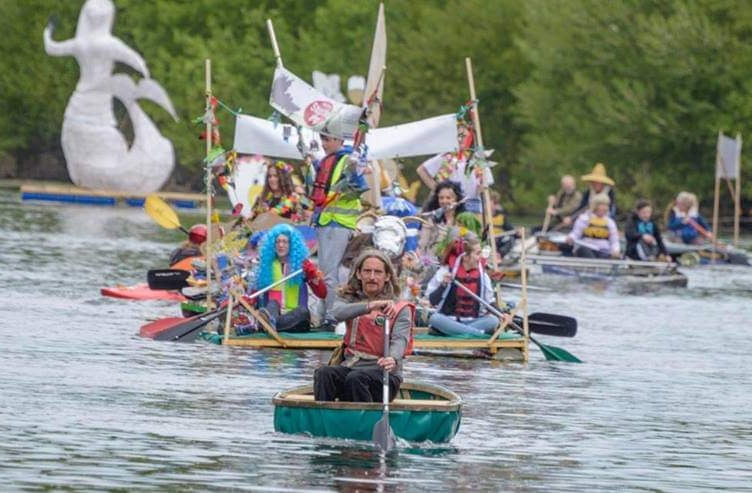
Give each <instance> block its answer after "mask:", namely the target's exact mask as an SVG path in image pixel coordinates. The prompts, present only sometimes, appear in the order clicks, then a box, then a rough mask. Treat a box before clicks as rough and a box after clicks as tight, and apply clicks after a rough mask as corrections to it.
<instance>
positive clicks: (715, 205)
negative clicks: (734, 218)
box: [711, 130, 723, 258]
mask: <svg viewBox="0 0 752 493" xmlns="http://www.w3.org/2000/svg"><path fill="white" fill-rule="evenodd" d="M721 135H722V134H721V131H720V130H719V131H718V143H717V144H716V149H715V173H714V175H715V187H714V191H713V233H714V238H713V245H712V250H711V252H712V255H713V257H712V258H715V252H716V250H718V242H717V241H716V239H717V238H718V209H719V207H720V194H721V177H720V176H718V171H719V166H722V164H723V163H721V149H720V145H721Z"/></svg>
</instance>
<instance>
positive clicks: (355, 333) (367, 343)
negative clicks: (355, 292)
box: [343, 300, 415, 357]
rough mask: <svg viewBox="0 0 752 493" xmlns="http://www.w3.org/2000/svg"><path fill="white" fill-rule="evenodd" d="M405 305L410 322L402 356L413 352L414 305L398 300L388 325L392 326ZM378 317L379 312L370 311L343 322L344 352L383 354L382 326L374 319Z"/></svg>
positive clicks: (352, 353)
mask: <svg viewBox="0 0 752 493" xmlns="http://www.w3.org/2000/svg"><path fill="white" fill-rule="evenodd" d="M406 307H407V309H408V310H410V321H411V324H410V335H409V337H408V339H407V346H406V348H405V354H404V356H408V355H410V354H412V352H413V345H414V343H413V327H414V325H415V324H414V323H413V321H414V320H415V305H413V304H412V303H410V302H408V301H404V300H403V301H398V302H397V303H396V304H395V307H394V308H395V310H396V313H397V315H396V316H395V317H394V318H391V319H389V323H390V327H394V322H395V321H396V320H397V317H398V316H399V314H400V312H401V311H402V310H403V309H404V308H406ZM379 317H381V314H380V313H379V312H377V311H372V312H370V313H366V314H364V315H361V316H359V317H355V318H354V319H351V320H348V321H347V323H346V324H345V325H346V327H347V328H346V330H345V336H344V339H343V340H344V342H345V354H347V355H349V356H352V355H355V354H358V353H362V354H366V355H371V356H377V357H380V356H383V355H384V327H383V325H381V324H378V323H377V320H376V319H377V318H379Z"/></svg>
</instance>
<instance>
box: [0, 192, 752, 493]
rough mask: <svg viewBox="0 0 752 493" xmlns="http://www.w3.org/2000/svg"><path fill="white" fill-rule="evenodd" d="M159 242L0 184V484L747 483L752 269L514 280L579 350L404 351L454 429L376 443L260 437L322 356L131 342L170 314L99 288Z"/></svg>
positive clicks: (132, 225) (140, 263)
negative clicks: (612, 279)
mask: <svg viewBox="0 0 752 493" xmlns="http://www.w3.org/2000/svg"><path fill="white" fill-rule="evenodd" d="M193 221H200V218H199V217H194V218H189V219H188V220H187V224H191V223H192V222H193ZM179 239H180V236H179V234H178V233H174V232H166V231H164V230H161V229H160V228H159V227H158V226H156V225H154V224H153V223H152V222H151V221H150V219H149V218H148V217H147V216H146V214H145V213H143V211H141V210H139V209H126V208H98V207H92V206H73V205H64V206H59V205H49V204H47V205H33V204H21V203H20V202H19V199H18V195H17V193H12V192H7V191H6V192H0V267H2V280H3V282H2V284H1V285H0V293H2V299H3V303H2V308H0V313H1V314H2V319H3V320H2V324H0V340H2V359H0V361H1V363H0V369H1V370H2V378H0V490H2V491H16V490H99V491H101V490H139V489H140V490H174V491H181V490H187V489H192V490H198V491H202V490H220V491H226V490H264V491H295V490H306V491H311V490H319V491H357V490H360V491H369V490H383V491H523V492H528V491H530V492H535V491H614V490H619V491H710V490H716V491H735V492H737V491H752V411H750V408H752V397H750V388H752V344H750V332H749V331H750V328H751V327H752V303H750V300H751V298H752V268H745V267H726V268H694V269H692V270H686V273H687V274H688V275H689V278H690V281H689V287H688V288H685V289H680V288H677V289H666V290H661V291H658V292H651V293H648V294H645V295H635V294H627V293H624V292H623V291H621V290H619V289H613V288H604V287H600V286H595V287H594V286H580V285H574V284H569V283H564V284H560V285H559V286H560V287H561V288H562V290H560V291H559V292H534V293H531V296H530V305H531V308H532V311H542V312H552V313H560V314H569V315H572V316H574V317H576V318H577V319H578V321H579V333H578V335H577V337H575V338H573V339H562V338H552V337H546V336H539V337H538V338H539V339H540V340H541V341H542V342H544V343H545V344H549V345H556V346H558V347H562V348H565V349H566V350H568V351H569V352H571V353H573V354H575V355H577V356H578V357H579V358H581V359H582V360H583V361H584V363H583V364H573V363H556V362H547V361H545V359H544V358H543V355H542V354H541V353H540V351H539V350H538V349H537V348H536V347H535V346H532V348H531V355H530V361H529V362H528V363H527V364H516V363H507V364H502V363H492V362H489V361H481V360H467V359H437V358H417V357H416V358H412V359H411V360H410V361H409V362H408V363H407V366H406V373H407V374H408V376H409V377H411V378H414V379H420V380H426V381H429V382H435V383H440V384H442V385H445V386H447V387H449V388H451V389H452V390H454V391H456V392H458V393H459V394H461V395H462V397H463V398H464V402H465V405H464V408H463V421H462V425H461V427H460V431H459V433H458V435H457V436H456V437H455V438H454V440H453V441H452V442H451V443H450V444H448V445H440V446H438V445H415V444H405V443H403V444H400V447H399V449H398V451H397V452H396V453H391V454H389V455H388V456H387V457H382V456H381V455H380V454H379V453H378V452H377V451H376V450H375V449H374V448H373V447H372V446H371V445H370V444H368V443H357V442H349V441H337V440H322V439H312V438H309V437H305V436H289V435H283V434H279V433H275V432H274V429H273V406H272V404H271V398H272V395H273V394H274V393H275V392H277V391H279V390H281V389H285V388H288V387H292V386H296V385H298V384H301V383H305V382H307V381H309V380H310V379H311V375H312V374H313V370H314V369H315V368H316V366H317V365H319V364H320V363H321V362H322V361H323V360H325V359H326V357H327V356H328V355H327V354H325V353H323V352H317V351H307V352H284V351H278V350H264V351H256V350H249V349H242V348H227V347H222V346H215V345H208V344H203V343H197V344H177V343H167V342H155V341H151V340H145V339H141V338H139V337H138V335H137V332H138V329H139V327H140V326H141V325H142V324H144V323H145V322H146V321H147V320H150V319H154V318H159V317H165V316H176V314H177V308H176V307H175V306H173V305H172V304H169V303H163V302H129V301H122V300H116V299H112V298H104V297H102V296H100V294H99V289H100V287H102V286H108V285H116V284H120V283H122V284H126V285H127V284H135V283H137V282H143V280H144V278H145V271H146V270H147V269H150V268H161V267H164V265H165V263H166V259H167V256H168V254H169V251H170V249H171V248H172V247H174V245H175V244H176V242H177V241H178V240H179ZM543 280H544V278H542V277H538V278H536V276H535V274H533V275H532V277H531V279H530V282H531V284H536V282H542V281H543ZM507 296H509V297H511V298H514V297H518V296H519V293H518V292H515V291H514V290H509V291H507Z"/></svg>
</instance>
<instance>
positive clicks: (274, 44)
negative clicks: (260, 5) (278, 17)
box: [266, 19, 282, 68]
mask: <svg viewBox="0 0 752 493" xmlns="http://www.w3.org/2000/svg"><path fill="white" fill-rule="evenodd" d="M266 30H267V31H269V38H270V39H271V41H272V50H274V59H275V60H276V61H277V67H280V68H281V67H282V55H281V54H280V52H279V45H278V44H277V36H275V35H274V26H273V25H272V20H271V19H266Z"/></svg>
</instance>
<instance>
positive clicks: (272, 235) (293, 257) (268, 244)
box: [256, 224, 310, 289]
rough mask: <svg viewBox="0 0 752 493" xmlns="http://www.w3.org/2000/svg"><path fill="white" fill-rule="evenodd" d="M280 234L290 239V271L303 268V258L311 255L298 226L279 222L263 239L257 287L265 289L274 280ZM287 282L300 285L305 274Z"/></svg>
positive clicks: (288, 256)
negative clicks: (273, 268) (273, 263)
mask: <svg viewBox="0 0 752 493" xmlns="http://www.w3.org/2000/svg"><path fill="white" fill-rule="evenodd" d="M279 235H285V236H287V239H288V240H290V253H289V254H288V255H287V260H288V261H289V263H290V268H289V271H290V272H295V271H296V270H299V269H300V268H302V266H303V260H305V259H306V258H308V257H309V255H310V254H309V253H308V247H307V246H306V244H305V240H303V235H302V234H301V233H300V231H298V229H297V228H295V227H294V226H290V225H289V224H277V225H276V226H274V227H273V228H272V229H270V230H269V231H267V232H266V235H265V236H264V239H263V240H262V241H261V249H260V251H259V265H258V277H257V278H256V289H264V288H265V287H267V286H269V285H270V284H271V283H272V282H274V281H273V280H272V262H274V260H275V259H276V258H277V252H276V248H275V246H276V243H277V237H278V236H279ZM287 282H289V283H290V284H292V285H300V283H302V282H303V274H302V273H301V274H298V275H297V276H295V277H293V278H292V279H290V280H289V281H287Z"/></svg>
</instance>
